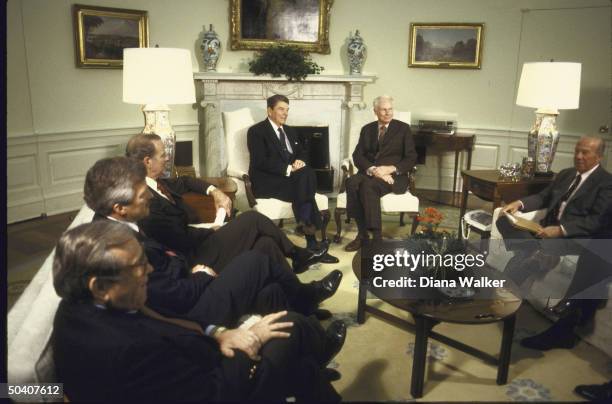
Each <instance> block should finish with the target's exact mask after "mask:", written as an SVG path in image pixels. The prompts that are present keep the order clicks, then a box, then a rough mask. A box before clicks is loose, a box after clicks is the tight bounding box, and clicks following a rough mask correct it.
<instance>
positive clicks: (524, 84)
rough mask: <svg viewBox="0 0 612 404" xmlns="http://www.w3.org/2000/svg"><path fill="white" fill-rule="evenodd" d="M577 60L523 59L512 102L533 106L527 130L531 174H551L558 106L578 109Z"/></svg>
mask: <svg viewBox="0 0 612 404" xmlns="http://www.w3.org/2000/svg"><path fill="white" fill-rule="evenodd" d="M580 70H581V64H580V63H565V62H553V61H551V62H537V63H525V64H524V65H523V71H522V73H521V81H520V84H519V89H518V94H517V96H516V105H521V106H524V107H532V108H537V110H536V111H535V113H536V120H535V123H534V124H533V127H532V128H531V130H530V131H529V136H528V138H527V139H528V141H527V146H528V155H529V157H531V158H533V161H534V162H535V175H537V176H550V175H553V173H552V170H551V166H552V162H553V159H554V158H555V152H556V150H557V144H558V143H559V131H558V130H557V125H556V122H555V121H556V119H557V115H559V110H560V109H578V105H579V101H580Z"/></svg>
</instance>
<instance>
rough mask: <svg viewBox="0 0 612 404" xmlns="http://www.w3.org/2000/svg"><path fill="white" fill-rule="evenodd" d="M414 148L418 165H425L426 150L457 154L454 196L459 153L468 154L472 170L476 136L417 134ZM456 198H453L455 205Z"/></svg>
mask: <svg viewBox="0 0 612 404" xmlns="http://www.w3.org/2000/svg"><path fill="white" fill-rule="evenodd" d="M413 139H414V146H415V148H416V150H417V163H418V164H425V149H426V148H428V147H429V148H433V149H436V150H440V151H454V152H455V170H454V171H453V195H454V193H455V190H456V189H457V171H458V170H459V153H460V152H462V151H466V152H467V169H468V170H469V169H470V168H472V150H474V143H475V141H476V135H466V134H461V133H457V134H455V135H436V134H433V133H426V132H416V133H415V134H414V135H413ZM454 203H455V198H453V204H454Z"/></svg>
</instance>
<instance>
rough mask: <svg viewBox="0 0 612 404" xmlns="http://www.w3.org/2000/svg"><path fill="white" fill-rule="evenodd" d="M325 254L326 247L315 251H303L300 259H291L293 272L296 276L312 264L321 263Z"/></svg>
mask: <svg viewBox="0 0 612 404" xmlns="http://www.w3.org/2000/svg"><path fill="white" fill-rule="evenodd" d="M325 254H327V246H324V247H323V248H320V249H317V250H306V249H304V250H303V252H302V253H301V254H300V255H301V257H300V258H294V259H293V272H294V273H296V274H301V273H302V272H305V271H306V270H307V269H308V268H309V267H310V266H311V265H312V264H316V263H317V262H319V261H321V260H322V259H323V257H325Z"/></svg>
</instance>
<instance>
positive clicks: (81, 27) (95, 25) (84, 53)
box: [72, 4, 149, 69]
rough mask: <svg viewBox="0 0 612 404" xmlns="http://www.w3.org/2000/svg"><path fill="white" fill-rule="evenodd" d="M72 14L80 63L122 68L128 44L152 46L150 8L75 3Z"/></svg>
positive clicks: (82, 64) (99, 66)
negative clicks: (133, 8) (137, 8)
mask: <svg viewBox="0 0 612 404" xmlns="http://www.w3.org/2000/svg"><path fill="white" fill-rule="evenodd" d="M72 15H73V21H74V39H75V42H74V43H75V50H76V65H77V67H83V68H111V69H120V68H121V67H123V49H124V48H146V47H148V46H149V19H148V16H147V12H146V11H142V10H128V9H121V8H108V7H96V6H86V5H82V4H75V5H73V6H72Z"/></svg>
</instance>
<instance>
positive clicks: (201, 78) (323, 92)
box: [194, 72, 376, 192]
mask: <svg viewBox="0 0 612 404" xmlns="http://www.w3.org/2000/svg"><path fill="white" fill-rule="evenodd" d="M194 78H195V80H196V81H198V82H199V83H200V84H201V95H202V100H201V102H200V105H201V106H202V109H201V114H200V122H201V123H202V126H201V130H200V136H201V140H200V150H199V152H200V162H201V164H202V166H201V167H200V172H201V173H202V174H203V175H207V176H219V175H223V173H224V171H225V169H226V167H227V159H226V151H225V141H224V132H223V125H222V122H221V113H222V112H226V111H235V110H238V109H241V108H248V109H249V110H250V111H251V115H252V116H253V118H254V119H255V121H259V120H263V119H265V118H266V101H265V100H266V98H268V97H270V96H271V95H274V94H282V95H285V96H286V97H288V98H289V100H290V102H289V106H290V113H289V118H288V120H287V125H289V126H291V127H294V128H295V127H304V128H313V129H312V134H311V135H308V134H306V135H303V136H305V137H306V140H307V143H308V142H309V143H310V145H311V149H312V152H311V155H310V157H309V158H310V160H311V161H310V162H308V163H309V164H310V165H311V166H312V167H313V168H315V170H316V172H317V179H318V183H319V190H320V191H322V192H330V191H331V192H337V191H338V188H339V186H340V173H341V170H340V164H341V162H342V160H343V159H344V158H345V157H347V155H348V154H349V153H350V152H349V151H348V150H347V147H348V145H349V137H351V136H358V135H359V130H360V128H361V126H362V124H360V125H353V118H354V116H355V113H356V112H362V110H363V109H364V108H365V107H366V104H365V102H364V99H363V87H364V86H365V85H367V84H369V83H372V82H374V80H375V79H376V77H374V76H366V75H361V76H344V75H309V76H308V77H307V78H306V79H305V80H304V81H301V82H288V81H286V80H285V79H284V78H280V77H279V78H276V77H269V76H253V75H252V74H248V73H210V72H208V73H194ZM370 115H371V112H370ZM322 128H325V130H323V129H322ZM353 132H354V134H353Z"/></svg>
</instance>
